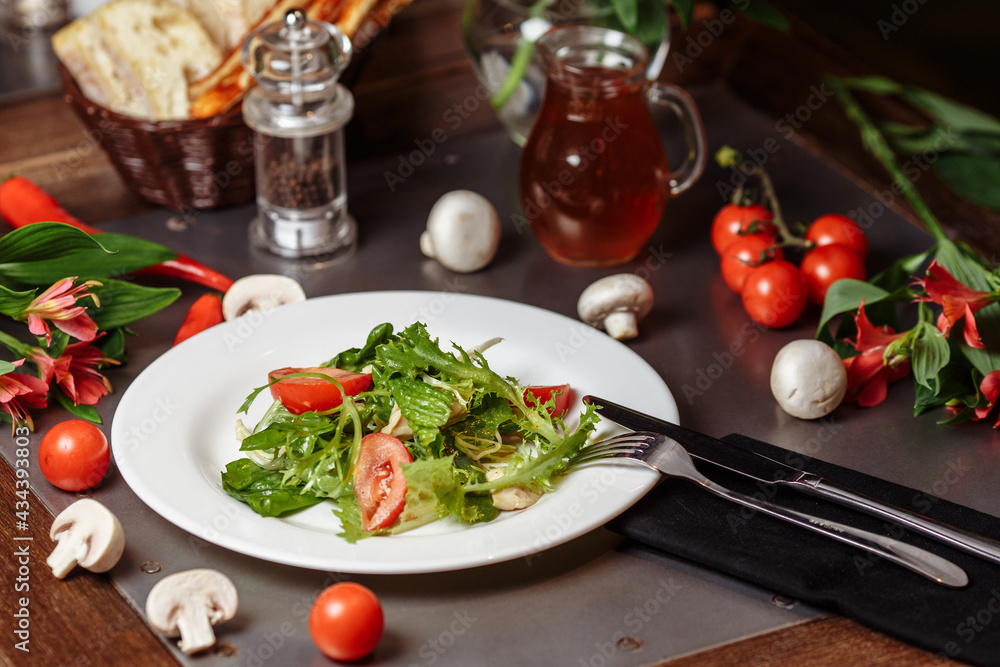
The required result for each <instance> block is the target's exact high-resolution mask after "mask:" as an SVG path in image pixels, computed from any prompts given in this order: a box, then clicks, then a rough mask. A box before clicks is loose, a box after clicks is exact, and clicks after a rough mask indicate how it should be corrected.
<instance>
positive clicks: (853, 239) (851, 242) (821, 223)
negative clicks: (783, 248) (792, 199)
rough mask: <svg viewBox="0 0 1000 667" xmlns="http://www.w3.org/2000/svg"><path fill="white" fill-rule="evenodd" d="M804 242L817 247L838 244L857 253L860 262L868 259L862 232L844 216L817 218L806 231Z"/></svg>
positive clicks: (866, 245)
mask: <svg viewBox="0 0 1000 667" xmlns="http://www.w3.org/2000/svg"><path fill="white" fill-rule="evenodd" d="M806 241H812V242H813V243H815V244H816V245H818V246H822V245H832V244H834V243H840V244H843V245H846V246H847V247H848V248H850V249H851V250H853V251H854V252H855V253H857V255H858V257H860V258H861V259H862V261H863V260H865V259H866V258H867V257H868V238H867V237H866V236H865V232H864V230H863V229H861V227H860V226H859V225H858V223H856V222H854V221H853V220H851V219H850V218H848V217H847V216H846V215H840V214H838V213H830V214H828V215H821V216H819V217H818V218H816V219H815V220H813V223H812V224H811V225H809V229H807V230H806Z"/></svg>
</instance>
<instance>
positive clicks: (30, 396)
mask: <svg viewBox="0 0 1000 667" xmlns="http://www.w3.org/2000/svg"><path fill="white" fill-rule="evenodd" d="M23 363H24V359H18V360H17V361H15V362H14V365H15V366H20V365H21V364H23ZM48 393H49V385H48V383H47V382H45V381H44V380H42V379H41V378H37V377H35V376H34V375H27V374H25V373H4V374H3V375H0V408H2V409H3V411H4V412H6V413H7V414H8V415H10V418H11V420H12V421H13V422H14V426H15V427H17V425H18V424H26V425H27V426H28V428H29V429H34V428H35V424H34V422H32V421H31V415H30V414H29V413H28V411H27V409H26V408H32V409H41V408H44V407H45V406H46V405H47V400H46V396H47V395H48Z"/></svg>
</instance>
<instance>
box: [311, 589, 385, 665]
mask: <svg viewBox="0 0 1000 667" xmlns="http://www.w3.org/2000/svg"><path fill="white" fill-rule="evenodd" d="M384 629H385V616H384V615H383V613H382V605H381V603H379V601H378V598H377V597H376V596H375V593H373V592H372V591H371V590H370V589H368V588H366V587H364V586H362V585H361V584H356V583H354V582H352V581H344V582H341V583H339V584H334V585H333V586H330V587H329V588H326V589H324V590H323V592H322V593H320V594H319V597H317V598H316V602H314V603H313V606H312V609H310V610H309V636H310V637H312V640H313V643H314V644H316V646H317V648H319V650H320V651H322V652H323V654H324V655H326V656H327V657H329V658H332V659H334V660H345V661H346V660H357V659H358V658H363V657H365V656H366V655H368V654H369V653H371V652H372V651H374V650H375V647H376V646H377V645H378V642H379V640H380V639H381V638H382V631H383V630H384Z"/></svg>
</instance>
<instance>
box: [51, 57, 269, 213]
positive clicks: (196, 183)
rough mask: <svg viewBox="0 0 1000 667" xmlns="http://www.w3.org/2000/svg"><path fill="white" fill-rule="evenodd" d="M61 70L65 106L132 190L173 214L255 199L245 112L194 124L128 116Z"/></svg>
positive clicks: (231, 112)
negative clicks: (101, 101) (104, 103)
mask: <svg viewBox="0 0 1000 667" xmlns="http://www.w3.org/2000/svg"><path fill="white" fill-rule="evenodd" d="M57 68H58V70H59V76H60V78H61V80H62V87H63V91H64V96H65V99H66V101H67V102H68V103H69V105H70V106H71V107H72V108H73V111H74V112H76V115H77V117H79V118H80V120H81V121H83V123H84V125H86V126H87V129H88V131H89V132H90V134H91V136H92V137H93V138H94V139H95V140H96V141H97V142H98V143H99V144H100V146H101V147H102V148H103V149H104V152H105V153H106V154H107V156H108V158H109V159H110V160H111V164H112V165H113V166H114V168H115V170H117V171H118V173H119V174H120V175H121V177H122V180H124V181H125V184H126V185H127V186H128V187H129V188H130V189H131V190H133V191H135V192H136V193H138V194H139V195H141V196H142V197H144V198H146V199H147V200H149V201H150V202H152V203H154V204H159V205H161V206H166V207H169V208H171V209H173V210H175V211H182V210H184V209H206V208H217V207H220V206H228V205H232V204H243V203H246V202H248V201H250V200H251V199H253V193H254V169H253V132H252V131H251V130H250V128H248V127H247V126H246V125H245V124H244V123H243V114H242V111H241V107H240V105H237V106H235V107H233V108H232V109H229V110H228V111H226V112H224V113H222V114H219V115H218V116H213V117H211V118H204V119H195V120H175V121H150V120H144V119H141V118H134V117H132V116H124V115H122V114H119V113H115V112H114V111H111V110H110V109H107V108H105V107H103V106H101V105H99V104H97V103H95V102H93V101H92V100H90V99H88V98H87V97H86V96H84V94H83V92H82V91H81V90H80V87H79V86H78V85H77V83H76V81H75V80H74V78H73V76H72V75H71V74H70V73H69V70H67V69H66V68H65V66H63V64H62V63H57Z"/></svg>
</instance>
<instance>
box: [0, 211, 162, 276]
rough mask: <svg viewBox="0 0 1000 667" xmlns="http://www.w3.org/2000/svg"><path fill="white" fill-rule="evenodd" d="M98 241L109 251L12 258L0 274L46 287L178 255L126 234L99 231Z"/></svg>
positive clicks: (0, 266) (120, 272) (112, 273)
mask: <svg viewBox="0 0 1000 667" xmlns="http://www.w3.org/2000/svg"><path fill="white" fill-rule="evenodd" d="M36 226H37V225H29V226H28V227H23V228H22V229H30V228H31V227H36ZM63 226H64V225H63ZM70 229H73V228H72V227H71V228H70ZM101 242H102V243H103V244H104V248H107V249H109V250H110V252H109V251H106V250H104V249H103V248H97V249H92V248H87V249H81V250H75V251H72V252H68V253H64V254H62V255H58V256H54V257H48V258H42V257H31V258H30V259H28V260H22V261H11V262H7V263H5V264H0V276H2V277H3V278H4V280H5V281H9V282H12V283H14V284H18V285H29V286H47V285H51V284H52V283H54V282H56V281H57V280H61V279H63V278H66V277H68V276H80V277H83V278H104V277H113V276H121V275H125V274H127V273H131V272H133V271H137V270H139V269H143V268H146V267H147V266H152V265H154V264H159V263H160V262H165V261H167V260H169V259H174V258H175V257H177V253H175V252H174V251H172V250H170V249H169V248H167V247H166V246H162V245H160V244H159V243H153V242H152V241H147V240H145V239H140V238H138V237H136V236H129V235H128V234H115V233H110V232H109V233H107V234H101ZM35 260H37V261H35Z"/></svg>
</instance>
